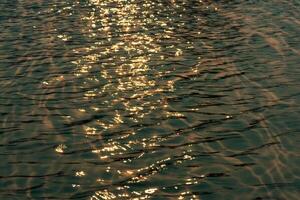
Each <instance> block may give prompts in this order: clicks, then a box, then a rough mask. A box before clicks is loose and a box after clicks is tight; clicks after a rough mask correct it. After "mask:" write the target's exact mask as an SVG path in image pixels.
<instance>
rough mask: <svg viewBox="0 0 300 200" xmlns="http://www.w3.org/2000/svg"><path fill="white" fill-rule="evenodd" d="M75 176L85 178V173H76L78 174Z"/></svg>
mask: <svg viewBox="0 0 300 200" xmlns="http://www.w3.org/2000/svg"><path fill="white" fill-rule="evenodd" d="M75 176H79V177H82V176H85V172H84V171H78V172H76V173H75Z"/></svg>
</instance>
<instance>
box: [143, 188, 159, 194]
mask: <svg viewBox="0 0 300 200" xmlns="http://www.w3.org/2000/svg"><path fill="white" fill-rule="evenodd" d="M156 190H157V188H149V189H147V190H145V193H146V194H153V193H154V192H155V191H156Z"/></svg>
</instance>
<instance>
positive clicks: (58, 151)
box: [55, 144, 67, 153]
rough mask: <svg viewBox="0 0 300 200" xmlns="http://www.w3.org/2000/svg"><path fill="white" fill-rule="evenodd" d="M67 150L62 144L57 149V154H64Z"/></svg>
mask: <svg viewBox="0 0 300 200" xmlns="http://www.w3.org/2000/svg"><path fill="white" fill-rule="evenodd" d="M66 148H67V146H66V145H65V144H60V145H58V146H57V147H56V148H55V151H56V152H57V153H64V151H65V149H66Z"/></svg>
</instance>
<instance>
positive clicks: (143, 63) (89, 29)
mask: <svg viewBox="0 0 300 200" xmlns="http://www.w3.org/2000/svg"><path fill="white" fill-rule="evenodd" d="M90 3H91V4H92V5H94V6H95V8H97V9H93V11H91V12H90V13H89V15H87V16H82V20H83V21H85V22H86V25H87V26H86V27H85V29H86V30H83V32H84V33H86V34H87V37H94V38H99V40H98V39H97V40H96V41H97V42H95V43H93V44H91V45H90V46H89V47H86V48H84V49H75V50H74V52H76V53H80V52H84V53H83V54H84V56H82V57H81V58H80V59H78V60H76V61H74V62H73V64H75V65H76V66H77V70H76V72H75V75H76V76H78V77H81V76H82V77H84V76H86V74H89V73H90V72H91V71H92V70H95V66H96V64H97V65H98V66H97V67H98V68H99V69H98V70H96V71H99V76H97V77H93V78H89V79H92V80H91V81H94V82H99V81H100V80H99V79H103V80H105V81H106V84H105V85H104V86H103V87H102V88H98V89H96V90H95V89H93V90H89V91H86V92H85V94H84V97H85V98H96V97H97V96H99V95H101V94H104V93H109V94H110V95H111V96H113V97H116V99H114V100H113V101H110V102H108V103H109V104H110V106H112V105H113V104H119V103H120V102H121V103H122V104H123V106H124V108H125V109H126V110H127V111H128V112H129V113H130V115H131V116H135V117H132V119H133V121H137V118H142V117H143V116H144V115H145V113H143V104H144V102H143V97H145V96H150V95H153V94H154V93H157V92H158V91H159V90H157V89H154V87H155V86H156V81H155V80H154V79H153V78H149V75H148V73H149V71H150V70H151V69H150V68H149V66H148V64H147V63H148V62H149V60H151V57H152V56H155V55H157V54H158V53H159V52H160V51H161V47H160V46H159V45H158V44H157V43H156V39H155V38H154V37H153V36H151V35H149V34H147V33H146V32H145V31H141V30H146V29H147V28H146V25H147V23H149V20H150V19H151V17H150V18H147V17H145V18H141V17H139V15H140V14H141V12H143V13H142V14H145V12H146V11H141V9H140V6H138V4H137V3H134V2H128V1H118V0H112V1H99V0H90ZM112 4H114V6H112ZM148 4H149V2H145V5H144V6H149V5H148ZM96 11H97V12H96ZM111 31H114V32H113V33H112V32H111ZM103 59H104V60H105V62H101V61H102V60H103ZM98 63H101V64H98ZM124 92H125V93H124ZM126 92H128V94H130V97H138V98H137V99H136V100H135V101H134V103H131V102H130V100H124V98H123V97H124V95H127V94H126ZM123 93H124V95H123ZM152 108H153V109H154V108H155V107H154V106H152ZM119 115H120V114H119V113H118V112H116V114H115V116H114V117H113V121H112V123H113V124H111V125H108V124H106V125H105V126H104V127H106V128H107V127H115V126H117V125H118V124H122V123H123V119H122V117H121V116H119ZM104 127H103V128H104ZM89 130H90V129H89ZM91 132H95V131H88V134H91Z"/></svg>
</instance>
